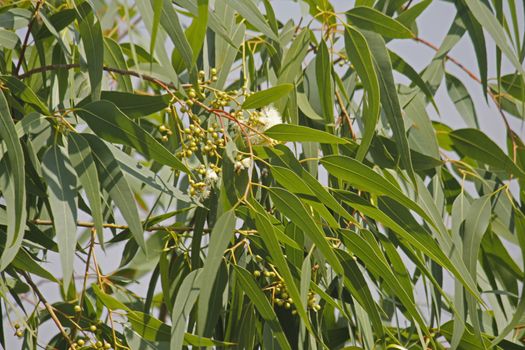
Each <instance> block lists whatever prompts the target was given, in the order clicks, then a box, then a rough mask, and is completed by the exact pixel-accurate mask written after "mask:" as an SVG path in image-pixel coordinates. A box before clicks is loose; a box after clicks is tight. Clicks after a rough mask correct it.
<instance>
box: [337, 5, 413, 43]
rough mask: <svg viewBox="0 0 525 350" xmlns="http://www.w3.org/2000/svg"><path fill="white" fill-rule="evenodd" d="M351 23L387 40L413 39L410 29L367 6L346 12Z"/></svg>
mask: <svg viewBox="0 0 525 350" xmlns="http://www.w3.org/2000/svg"><path fill="white" fill-rule="evenodd" d="M346 16H347V18H348V20H349V21H350V23H352V24H354V25H356V26H357V27H359V28H361V29H365V30H370V31H373V32H375V33H378V34H381V35H383V36H385V37H387V38H405V39H407V38H411V37H413V34H412V33H411V32H410V29H408V28H407V27H405V26H404V25H403V24H402V23H400V22H398V21H396V20H395V19H393V18H391V17H388V16H386V15H385V14H384V13H382V12H379V11H378V10H376V9H374V8H372V7H367V6H356V7H354V8H352V9H350V10H349V11H347V12H346Z"/></svg>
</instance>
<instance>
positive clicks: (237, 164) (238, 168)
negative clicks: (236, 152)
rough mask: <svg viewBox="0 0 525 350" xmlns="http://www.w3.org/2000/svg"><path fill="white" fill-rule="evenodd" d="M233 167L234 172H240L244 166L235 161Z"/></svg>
mask: <svg viewBox="0 0 525 350" xmlns="http://www.w3.org/2000/svg"><path fill="white" fill-rule="evenodd" d="M233 167H234V168H235V171H241V170H243V169H244V165H242V163H241V162H240V161H236V162H235V164H234V165H233Z"/></svg>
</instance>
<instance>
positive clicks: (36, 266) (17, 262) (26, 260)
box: [2, 246, 58, 283]
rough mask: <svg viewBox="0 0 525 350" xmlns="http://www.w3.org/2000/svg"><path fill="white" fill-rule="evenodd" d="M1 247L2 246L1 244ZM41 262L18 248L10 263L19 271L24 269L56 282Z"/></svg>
mask: <svg viewBox="0 0 525 350" xmlns="http://www.w3.org/2000/svg"><path fill="white" fill-rule="evenodd" d="M2 248H4V247H3V246H2ZM41 264H42V263H41V262H36V261H35V260H34V259H33V258H32V257H31V255H30V254H29V253H28V252H26V251H25V249H20V250H19V251H18V254H17V255H16V257H15V258H14V259H13V262H12V265H13V266H14V267H16V268H17V269H19V270H21V271H26V272H29V273H31V274H34V275H37V276H39V277H42V278H45V279H47V280H49V281H52V282H56V283H58V279H57V278H56V277H55V276H54V275H53V274H52V273H51V272H49V271H48V270H46V269H45V268H44V267H43V266H42V265H41Z"/></svg>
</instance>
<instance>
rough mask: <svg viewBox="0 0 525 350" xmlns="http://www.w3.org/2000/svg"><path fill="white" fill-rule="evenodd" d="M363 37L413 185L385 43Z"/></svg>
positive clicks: (386, 112)
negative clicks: (370, 54) (371, 56)
mask: <svg viewBox="0 0 525 350" xmlns="http://www.w3.org/2000/svg"><path fill="white" fill-rule="evenodd" d="M364 35H365V37H366V40H367V42H368V45H369V46H370V50H371V51H372V52H373V53H374V55H373V59H374V62H375V66H376V69H377V72H378V78H379V87H380V91H381V105H382V107H383V110H384V113H385V115H386V117H387V119H388V122H389V123H390V126H391V127H392V132H393V136H394V139H395V141H396V145H397V147H398V151H399V156H400V159H401V162H402V163H403V164H404V167H405V169H406V171H407V172H408V175H409V176H410V178H411V179H412V182H413V183H415V182H416V181H415V175H414V169H413V166H412V160H411V158H410V147H409V145H408V140H407V136H406V133H405V124H404V122H403V114H402V111H401V106H400V104H399V97H398V95H397V91H396V85H395V82H394V76H393V73H392V64H391V62H390V57H389V54H388V51H387V49H386V46H385V42H384V40H383V38H381V37H380V36H379V35H377V34H374V33H371V32H364Z"/></svg>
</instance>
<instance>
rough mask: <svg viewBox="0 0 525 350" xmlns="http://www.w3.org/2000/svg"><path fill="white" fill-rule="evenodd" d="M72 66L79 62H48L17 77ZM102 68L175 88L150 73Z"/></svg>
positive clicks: (76, 66)
mask: <svg viewBox="0 0 525 350" xmlns="http://www.w3.org/2000/svg"><path fill="white" fill-rule="evenodd" d="M74 68H80V64H79V63H68V64H50V65H47V66H42V67H38V68H35V69H31V70H29V71H27V72H25V73H24V74H20V75H19V76H18V78H19V79H25V78H28V77H30V76H31V75H33V74H37V73H42V72H47V71H50V70H59V69H74ZM102 69H103V70H105V71H106V72H112V73H117V74H122V75H131V76H134V77H137V78H141V79H144V80H147V81H150V82H152V83H155V84H157V85H160V86H162V87H163V88H164V89H166V90H169V89H168V88H170V89H175V90H176V89H177V88H176V87H175V85H173V84H172V83H166V82H163V81H160V80H159V79H157V78H155V77H152V76H151V75H147V74H142V73H139V72H136V71H132V70H127V69H119V68H113V67H107V66H104V67H103V68H102Z"/></svg>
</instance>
